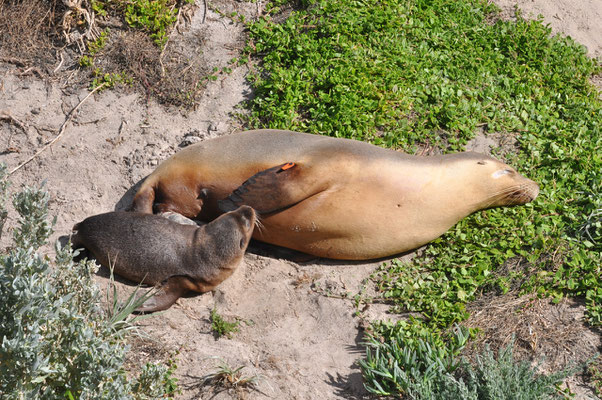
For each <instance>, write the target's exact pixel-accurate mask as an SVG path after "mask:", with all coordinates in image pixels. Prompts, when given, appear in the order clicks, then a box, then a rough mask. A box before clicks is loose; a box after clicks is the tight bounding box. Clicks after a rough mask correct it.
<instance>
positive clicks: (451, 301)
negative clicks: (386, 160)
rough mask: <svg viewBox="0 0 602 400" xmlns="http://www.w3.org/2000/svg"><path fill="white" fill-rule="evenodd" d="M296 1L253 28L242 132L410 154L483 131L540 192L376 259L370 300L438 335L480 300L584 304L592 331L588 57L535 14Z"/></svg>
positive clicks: (597, 235)
mask: <svg viewBox="0 0 602 400" xmlns="http://www.w3.org/2000/svg"><path fill="white" fill-rule="evenodd" d="M279 5H280V4H279ZM296 5H297V6H298V8H297V9H296V10H293V11H292V12H291V13H290V15H289V16H288V17H287V18H286V20H284V21H283V22H279V21H281V20H279V19H278V18H273V17H272V15H271V14H269V13H268V14H267V15H266V16H265V17H264V18H260V19H259V20H258V21H255V22H251V23H249V25H248V26H249V30H250V39H249V42H248V47H247V51H248V52H249V55H250V56H252V57H257V58H260V59H261V64H260V68H258V69H257V71H256V73H255V74H254V75H253V76H252V78H251V81H252V85H253V86H254V89H255V94H256V97H255V98H253V99H252V100H250V101H249V103H248V108H249V110H250V117H249V124H250V125H251V126H253V127H256V128H264V127H269V128H279V129H293V130H298V131H305V132H311V133H316V134H325V135H331V136H336V137H345V138H354V139H358V140H366V141H370V142H372V143H374V144H376V145H380V146H385V147H392V148H398V149H402V150H405V151H407V152H410V153H414V152H416V151H417V150H418V149H421V148H425V147H426V148H428V147H435V148H438V149H440V150H441V151H443V152H453V151H461V150H463V149H464V145H465V144H466V142H467V141H468V140H470V139H471V138H473V137H474V136H475V133H476V131H477V130H478V129H480V130H482V131H484V132H485V133H486V134H490V133H494V134H496V135H498V136H501V137H505V138H507V139H509V141H510V142H511V143H513V144H512V145H510V146H506V147H505V148H498V149H494V153H497V155H498V156H499V157H503V158H504V159H505V161H507V162H508V163H509V164H511V165H513V166H515V167H517V169H518V170H519V171H520V172H521V173H522V174H524V175H526V176H528V177H529V178H531V179H533V180H535V181H537V182H538V183H539V184H540V187H541V192H540V195H539V197H538V198H537V199H536V200H535V201H534V202H533V203H531V204H528V205H525V206H521V207H516V208H501V209H493V210H487V211H482V212H478V213H476V214H474V215H472V216H470V217H468V218H466V219H464V220H463V221H461V222H460V223H458V224H457V225H456V226H455V227H453V228H452V229H451V230H450V231H449V232H448V233H446V234H445V235H444V236H442V237H441V238H439V239H437V240H435V241H434V242H433V243H431V244H430V245H428V246H427V247H426V248H425V250H424V251H423V252H421V253H420V255H418V256H416V257H415V258H414V259H413V260H412V261H411V262H409V263H402V262H401V261H398V260H395V261H392V262H390V263H387V264H385V265H384V266H383V268H381V269H380V270H378V271H377V272H376V273H375V274H374V276H373V277H372V279H373V281H374V283H375V284H376V285H377V287H378V289H379V291H380V294H381V297H382V298H384V299H386V300H389V301H391V302H392V304H393V309H394V310H396V311H400V312H401V311H412V312H414V313H415V314H417V315H419V316H420V319H421V322H420V323H421V326H423V327H424V329H427V330H428V331H430V332H432V333H434V334H440V333H441V332H443V331H445V330H446V329H448V328H449V327H450V326H451V324H453V323H455V322H459V321H462V320H464V319H465V318H466V317H467V312H466V310H465V307H466V304H467V303H468V302H469V301H471V300H473V299H474V298H475V297H476V296H478V295H479V294H481V293H483V292H485V291H491V290H496V291H500V292H502V293H503V292H506V291H508V290H509V289H510V288H516V287H518V288H519V289H520V291H522V292H523V293H525V292H535V293H538V294H539V295H544V296H552V297H553V298H556V299H560V298H561V297H563V296H566V295H569V296H579V297H581V298H584V299H585V302H586V306H587V318H588V321H589V323H591V324H592V325H600V324H602V271H601V268H602V240H601V238H602V236H601V232H602V229H601V226H602V218H601V215H602V203H601V201H602V200H601V198H602V190H601V188H602V134H601V132H600V130H601V126H602V124H601V122H602V102H601V101H600V97H599V92H598V90H597V89H596V88H595V87H594V86H593V85H592V84H591V83H590V81H589V79H590V77H591V76H592V75H594V74H599V73H600V72H601V69H600V65H599V63H598V62H597V61H596V60H593V59H590V58H588V57H587V56H586V53H585V49H584V48H583V47H582V46H580V45H578V44H576V43H575V42H573V41H572V40H571V39H570V38H566V37H564V36H562V35H557V36H552V35H551V30H550V28H549V27H548V26H546V25H545V24H543V22H542V21H541V20H535V21H532V20H526V19H523V18H521V16H520V15H517V20H516V21H504V20H502V19H501V18H500V16H499V14H498V10H497V9H496V7H495V6H494V5H492V4H490V3H488V2H486V1H482V0H472V1H470V0H458V1H451V0H412V1H409V0H392V1H386V2H371V1H363V0H340V1H331V0H306V1H302V2H297V3H296ZM277 21H278V22H277ZM400 225H402V223H400ZM400 229H401V226H400ZM511 265H518V266H519V268H520V269H516V268H515V269H512V268H511V267H509V266H511ZM410 333H412V332H410Z"/></svg>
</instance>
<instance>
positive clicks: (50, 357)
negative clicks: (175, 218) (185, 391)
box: [0, 164, 177, 399]
mask: <svg viewBox="0 0 602 400" xmlns="http://www.w3.org/2000/svg"><path fill="white" fill-rule="evenodd" d="M7 197H8V195H7V181H6V167H5V166H4V165H1V164H0V200H6V199H7ZM48 200H49V196H48V193H46V192H44V191H43V190H39V189H32V188H26V189H24V190H23V191H22V192H20V193H18V194H17V195H16V196H14V200H13V204H14V206H15V209H16V210H17V212H18V213H19V215H20V220H19V224H18V226H17V227H16V228H15V230H14V234H13V241H14V245H13V247H12V248H11V249H9V251H8V253H6V254H2V255H0V297H1V298H2V302H0V338H1V340H0V393H2V398H3V399H24V398H27V399H65V398H68V399H76V398H77V399H79V398H81V399H92V398H94V399H115V398H124V399H127V398H131V399H151V398H159V397H171V396H172V395H173V393H174V392H175V391H176V390H177V386H176V381H175V379H174V378H173V377H172V376H171V375H172V373H173V370H174V369H175V364H173V363H172V364H171V365H169V366H164V365H156V364H151V363H148V364H146V365H145V366H143V367H142V368H141V371H140V372H139V374H138V375H137V376H134V377H130V378H128V376H127V375H126V371H125V370H124V368H123V364H124V361H125V356H126V353H127V349H128V346H127V344H126V339H127V337H128V333H129V332H130V331H131V330H132V323H133V322H134V321H135V318H136V317H130V313H131V312H132V311H133V309H135V308H136V307H138V306H139V305H140V301H143V300H144V299H145V297H144V296H143V297H142V298H141V299H139V300H134V299H135V297H134V296H132V297H130V299H129V300H128V301H127V302H126V304H125V305H123V304H113V308H112V311H113V312H112V313H111V314H107V313H105V312H104V311H103V309H102V306H101V302H100V291H99V290H98V288H97V286H96V285H95V284H94V281H93V275H94V272H95V271H96V269H97V266H96V265H95V264H94V263H93V262H89V261H82V262H74V261H73V256H74V254H73V252H72V251H71V250H70V249H69V248H62V247H61V246H60V245H59V244H57V246H56V258H55V260H54V262H52V265H51V262H50V260H49V259H48V258H47V257H44V256H40V255H39V253H38V252H39V248H40V247H41V246H43V245H45V244H46V243H47V240H48V237H49V235H50V234H51V233H52V226H53V223H52V222H50V221H48ZM0 215H1V216H4V218H5V217H6V212H5V207H4V202H2V203H0ZM3 222H4V221H3V220H2V221H1V223H3ZM0 225H1V224H0Z"/></svg>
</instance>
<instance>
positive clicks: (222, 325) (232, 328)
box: [209, 308, 240, 339]
mask: <svg viewBox="0 0 602 400" xmlns="http://www.w3.org/2000/svg"><path fill="white" fill-rule="evenodd" d="M209 320H210V321H211V330H212V331H213V334H214V335H215V338H216V339H219V338H221V337H222V336H225V337H227V338H228V339H231V338H232V335H233V334H235V333H237V332H238V330H239V327H240V320H238V319H237V320H236V321H234V322H228V321H226V320H225V319H224V318H223V317H222V316H221V315H220V314H218V312H217V310H216V309H215V308H213V309H211V312H210V313H209Z"/></svg>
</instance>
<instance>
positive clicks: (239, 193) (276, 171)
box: [217, 162, 308, 214]
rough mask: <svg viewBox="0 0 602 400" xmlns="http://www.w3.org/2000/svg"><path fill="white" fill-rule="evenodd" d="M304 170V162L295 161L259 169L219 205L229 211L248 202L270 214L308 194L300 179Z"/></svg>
mask: <svg viewBox="0 0 602 400" xmlns="http://www.w3.org/2000/svg"><path fill="white" fill-rule="evenodd" d="M301 173H302V168H301V166H299V165H298V164H296V163H294V162H288V163H284V164H281V165H278V166H276V167H272V168H268V169H266V170H263V171H260V172H258V173H256V174H255V175H253V176H252V177H250V178H249V179H247V180H246V181H245V182H244V183H243V184H242V185H240V186H239V187H238V188H237V189H236V190H234V191H233V192H232V194H230V196H228V197H227V198H225V199H223V200H220V201H218V203H217V204H218V206H219V209H220V210H221V211H223V212H228V211H233V210H236V209H237V208H238V207H240V206H242V205H247V206H251V207H252V208H254V209H255V211H257V212H258V213H260V214H269V213H272V212H275V211H278V210H282V209H284V208H286V207H290V206H292V205H294V204H296V203H298V202H300V201H302V200H304V199H305V198H307V197H308V195H307V194H306V193H304V191H303V189H302V186H303V185H302V184H300V183H301V182H299V179H300V175H301Z"/></svg>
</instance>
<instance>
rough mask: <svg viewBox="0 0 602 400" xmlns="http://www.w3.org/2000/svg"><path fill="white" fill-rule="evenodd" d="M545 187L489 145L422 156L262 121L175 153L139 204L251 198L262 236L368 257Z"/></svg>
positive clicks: (180, 206) (172, 205) (332, 254)
mask: <svg viewBox="0 0 602 400" xmlns="http://www.w3.org/2000/svg"><path fill="white" fill-rule="evenodd" d="M538 193H539V187H538V185H537V184H536V183H535V182H533V181H532V180H529V179H527V178H525V177H523V176H521V175H520V174H519V173H517V172H516V171H515V170H514V169H513V168H511V167H509V166H508V165H506V164H504V163H502V162H500V161H498V160H496V159H494V158H492V157H489V156H486V155H482V154H477V153H470V152H468V153H458V154H450V155H443V156H433V157H419V156H411V155H407V154H403V153H400V152H396V151H393V150H389V149H384V148H381V147H377V146H374V145H371V144H368V143H364V142H359V141H355V140H349V139H337V138H331V137H326V136H319V135H310V134H305V133H298V132H290V131H278V130H256V131H248V132H242V133H238V134H232V135H228V136H223V137H219V138H216V139H211V140H206V141H203V142H200V143H197V144H194V145H192V146H189V147H187V148H185V149H183V150H181V151H180V152H178V153H176V154H175V155H173V156H172V157H171V158H169V159H168V160H166V161H165V162H163V163H162V164H160V165H159V167H157V169H156V170H155V171H154V172H153V173H152V174H151V175H149V176H148V178H147V179H146V180H145V181H144V183H143V184H142V185H141V187H140V189H139V190H138V192H137V193H136V196H135V197H134V202H133V209H134V210H136V211H140V212H146V213H151V212H163V211H174V212H177V213H180V214H183V215H185V216H187V217H191V218H197V219H201V220H204V221H210V220H211V219H213V218H215V217H217V216H218V215H219V214H220V213H221V212H222V210H230V209H233V208H234V207H236V206H237V205H240V204H247V205H250V206H252V207H253V208H254V209H255V210H256V211H257V212H259V213H261V214H262V223H263V225H264V228H263V229H261V230H256V231H255V233H254V235H253V237H254V238H256V239H259V240H262V241H265V242H268V243H272V244H276V245H280V246H284V247H288V248H292V249H295V250H298V251H302V252H305V253H309V254H313V255H316V256H320V257H328V258H337V259H356V260H361V259H370V258H379V257H386V256H390V255H393V254H398V253H401V252H404V251H408V250H411V249H414V248H417V247H419V246H421V245H423V244H425V243H427V242H429V241H431V240H433V239H435V238H437V237H438V236H440V235H441V234H443V233H444V232H445V231H447V230H448V229H449V228H450V227H451V226H453V225H454V224H455V223H457V222H458V221H459V220H460V219H462V218H464V217H466V216H467V215H469V214H471V213H473V212H475V211H477V210H481V209H485V208H490V207H497V206H509V205H518V204H525V203H528V202H530V201H532V200H533V199H535V197H536V196H537V194H538ZM218 201H221V202H220V203H219V204H218ZM220 207H221V209H222V210H220Z"/></svg>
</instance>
